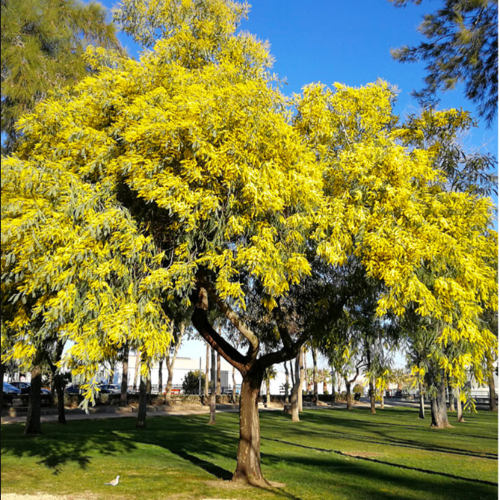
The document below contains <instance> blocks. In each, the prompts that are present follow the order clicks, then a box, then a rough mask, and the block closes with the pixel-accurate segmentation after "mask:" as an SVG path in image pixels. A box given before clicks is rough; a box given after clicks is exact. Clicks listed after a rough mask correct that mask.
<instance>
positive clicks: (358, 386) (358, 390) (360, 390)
mask: <svg viewBox="0 0 500 500" xmlns="http://www.w3.org/2000/svg"><path fill="white" fill-rule="evenodd" d="M352 392H354V394H356V393H358V394H363V386H362V385H361V384H356V385H355V386H354V389H353V390H352Z"/></svg>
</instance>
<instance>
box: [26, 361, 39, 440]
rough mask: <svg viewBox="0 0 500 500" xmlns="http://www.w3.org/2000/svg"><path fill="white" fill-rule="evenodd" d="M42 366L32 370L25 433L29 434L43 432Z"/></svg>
mask: <svg viewBox="0 0 500 500" xmlns="http://www.w3.org/2000/svg"><path fill="white" fill-rule="evenodd" d="M41 391H42V367H41V366H40V365H37V366H35V367H34V368H33V370H32V371H31V387H30V393H29V402H28V415H27V417H26V427H25V428H24V433H25V434H29V435H34V434H41V433H42V425H41V422H40V415H41V406H42V397H41Z"/></svg>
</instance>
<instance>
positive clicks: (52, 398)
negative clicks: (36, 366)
mask: <svg viewBox="0 0 500 500" xmlns="http://www.w3.org/2000/svg"><path fill="white" fill-rule="evenodd" d="M49 384H50V406H55V405H56V380H55V377H54V373H53V372H52V369H51V371H50V374H49Z"/></svg>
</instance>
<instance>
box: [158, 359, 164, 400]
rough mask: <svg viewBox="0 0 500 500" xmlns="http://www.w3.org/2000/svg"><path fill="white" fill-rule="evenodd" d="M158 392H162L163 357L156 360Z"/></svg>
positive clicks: (160, 393)
mask: <svg viewBox="0 0 500 500" xmlns="http://www.w3.org/2000/svg"><path fill="white" fill-rule="evenodd" d="M158 394H159V395H160V396H161V395H162V394H163V358H160V361H159V362H158Z"/></svg>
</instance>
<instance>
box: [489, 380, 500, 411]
mask: <svg viewBox="0 0 500 500" xmlns="http://www.w3.org/2000/svg"><path fill="white" fill-rule="evenodd" d="M488 387H489V389H490V411H494V412H498V405H497V400H496V391H495V375H494V372H493V371H491V372H490V374H489V375H488Z"/></svg>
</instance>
